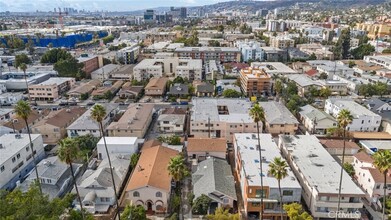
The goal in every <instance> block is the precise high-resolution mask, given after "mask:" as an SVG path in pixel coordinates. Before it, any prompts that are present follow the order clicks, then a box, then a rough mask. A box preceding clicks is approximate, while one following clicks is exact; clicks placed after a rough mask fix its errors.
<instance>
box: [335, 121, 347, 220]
mask: <svg viewBox="0 0 391 220" xmlns="http://www.w3.org/2000/svg"><path fill="white" fill-rule="evenodd" d="M345 146H346V129H345V128H344V129H343V149H342V163H341V175H340V177H339V189H338V206H337V214H336V215H335V219H336V220H338V214H339V211H340V208H341V190H342V177H343V164H344V163H345Z"/></svg>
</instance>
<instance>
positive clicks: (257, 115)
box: [249, 103, 265, 220]
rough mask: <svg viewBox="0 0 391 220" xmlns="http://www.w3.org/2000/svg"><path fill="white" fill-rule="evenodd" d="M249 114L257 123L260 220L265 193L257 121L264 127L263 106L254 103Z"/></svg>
mask: <svg viewBox="0 0 391 220" xmlns="http://www.w3.org/2000/svg"><path fill="white" fill-rule="evenodd" d="M249 114H250V116H251V118H252V119H253V120H254V122H255V123H256V124H257V135H258V149H257V150H259V167H260V169H261V190H262V191H261V192H262V193H261V207H262V208H261V220H262V219H263V196H264V195H265V193H264V189H263V171H262V149H261V141H260V138H259V122H261V123H262V125H263V126H262V128H264V127H265V126H264V122H265V112H264V110H263V108H262V107H261V106H260V105H259V103H255V104H254V106H253V107H252V108H251V109H250V113H249Z"/></svg>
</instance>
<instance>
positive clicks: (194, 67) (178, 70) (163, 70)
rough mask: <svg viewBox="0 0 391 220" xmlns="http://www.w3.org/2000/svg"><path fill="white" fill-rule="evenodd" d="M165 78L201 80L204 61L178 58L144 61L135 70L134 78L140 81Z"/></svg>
mask: <svg viewBox="0 0 391 220" xmlns="http://www.w3.org/2000/svg"><path fill="white" fill-rule="evenodd" d="M163 76H175V77H177V76H180V77H182V78H186V79H189V80H190V81H193V80H201V79H202V60H200V59H187V58H177V57H172V58H165V59H144V60H143V61H141V62H140V63H139V64H137V65H136V66H135V67H134V68H133V78H134V79H135V80H138V81H142V80H146V79H148V78H150V77H163Z"/></svg>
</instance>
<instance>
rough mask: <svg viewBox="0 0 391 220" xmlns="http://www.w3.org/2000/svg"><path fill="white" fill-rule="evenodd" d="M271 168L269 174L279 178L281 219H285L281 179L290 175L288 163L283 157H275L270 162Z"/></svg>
mask: <svg viewBox="0 0 391 220" xmlns="http://www.w3.org/2000/svg"><path fill="white" fill-rule="evenodd" d="M269 168H270V169H269V174H270V175H272V176H273V177H274V178H276V179H277V183H278V191H279V193H280V206H281V219H284V212H283V209H282V207H283V204H284V203H283V200H282V199H283V198H282V192H281V180H282V179H284V178H285V177H287V176H288V164H287V163H286V161H285V160H283V159H281V157H275V158H274V159H273V161H272V162H271V163H270V164H269Z"/></svg>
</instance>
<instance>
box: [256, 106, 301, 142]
mask: <svg viewBox="0 0 391 220" xmlns="http://www.w3.org/2000/svg"><path fill="white" fill-rule="evenodd" d="M259 105H260V106H261V107H262V108H263V110H264V112H265V121H266V123H265V130H266V131H267V132H268V133H270V134H272V135H278V134H295V133H296V130H297V129H298V128H299V122H298V121H297V119H296V117H295V116H294V115H293V114H292V113H291V112H290V111H289V110H288V108H287V107H285V105H283V104H282V103H280V102H275V101H272V102H260V103H259Z"/></svg>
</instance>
